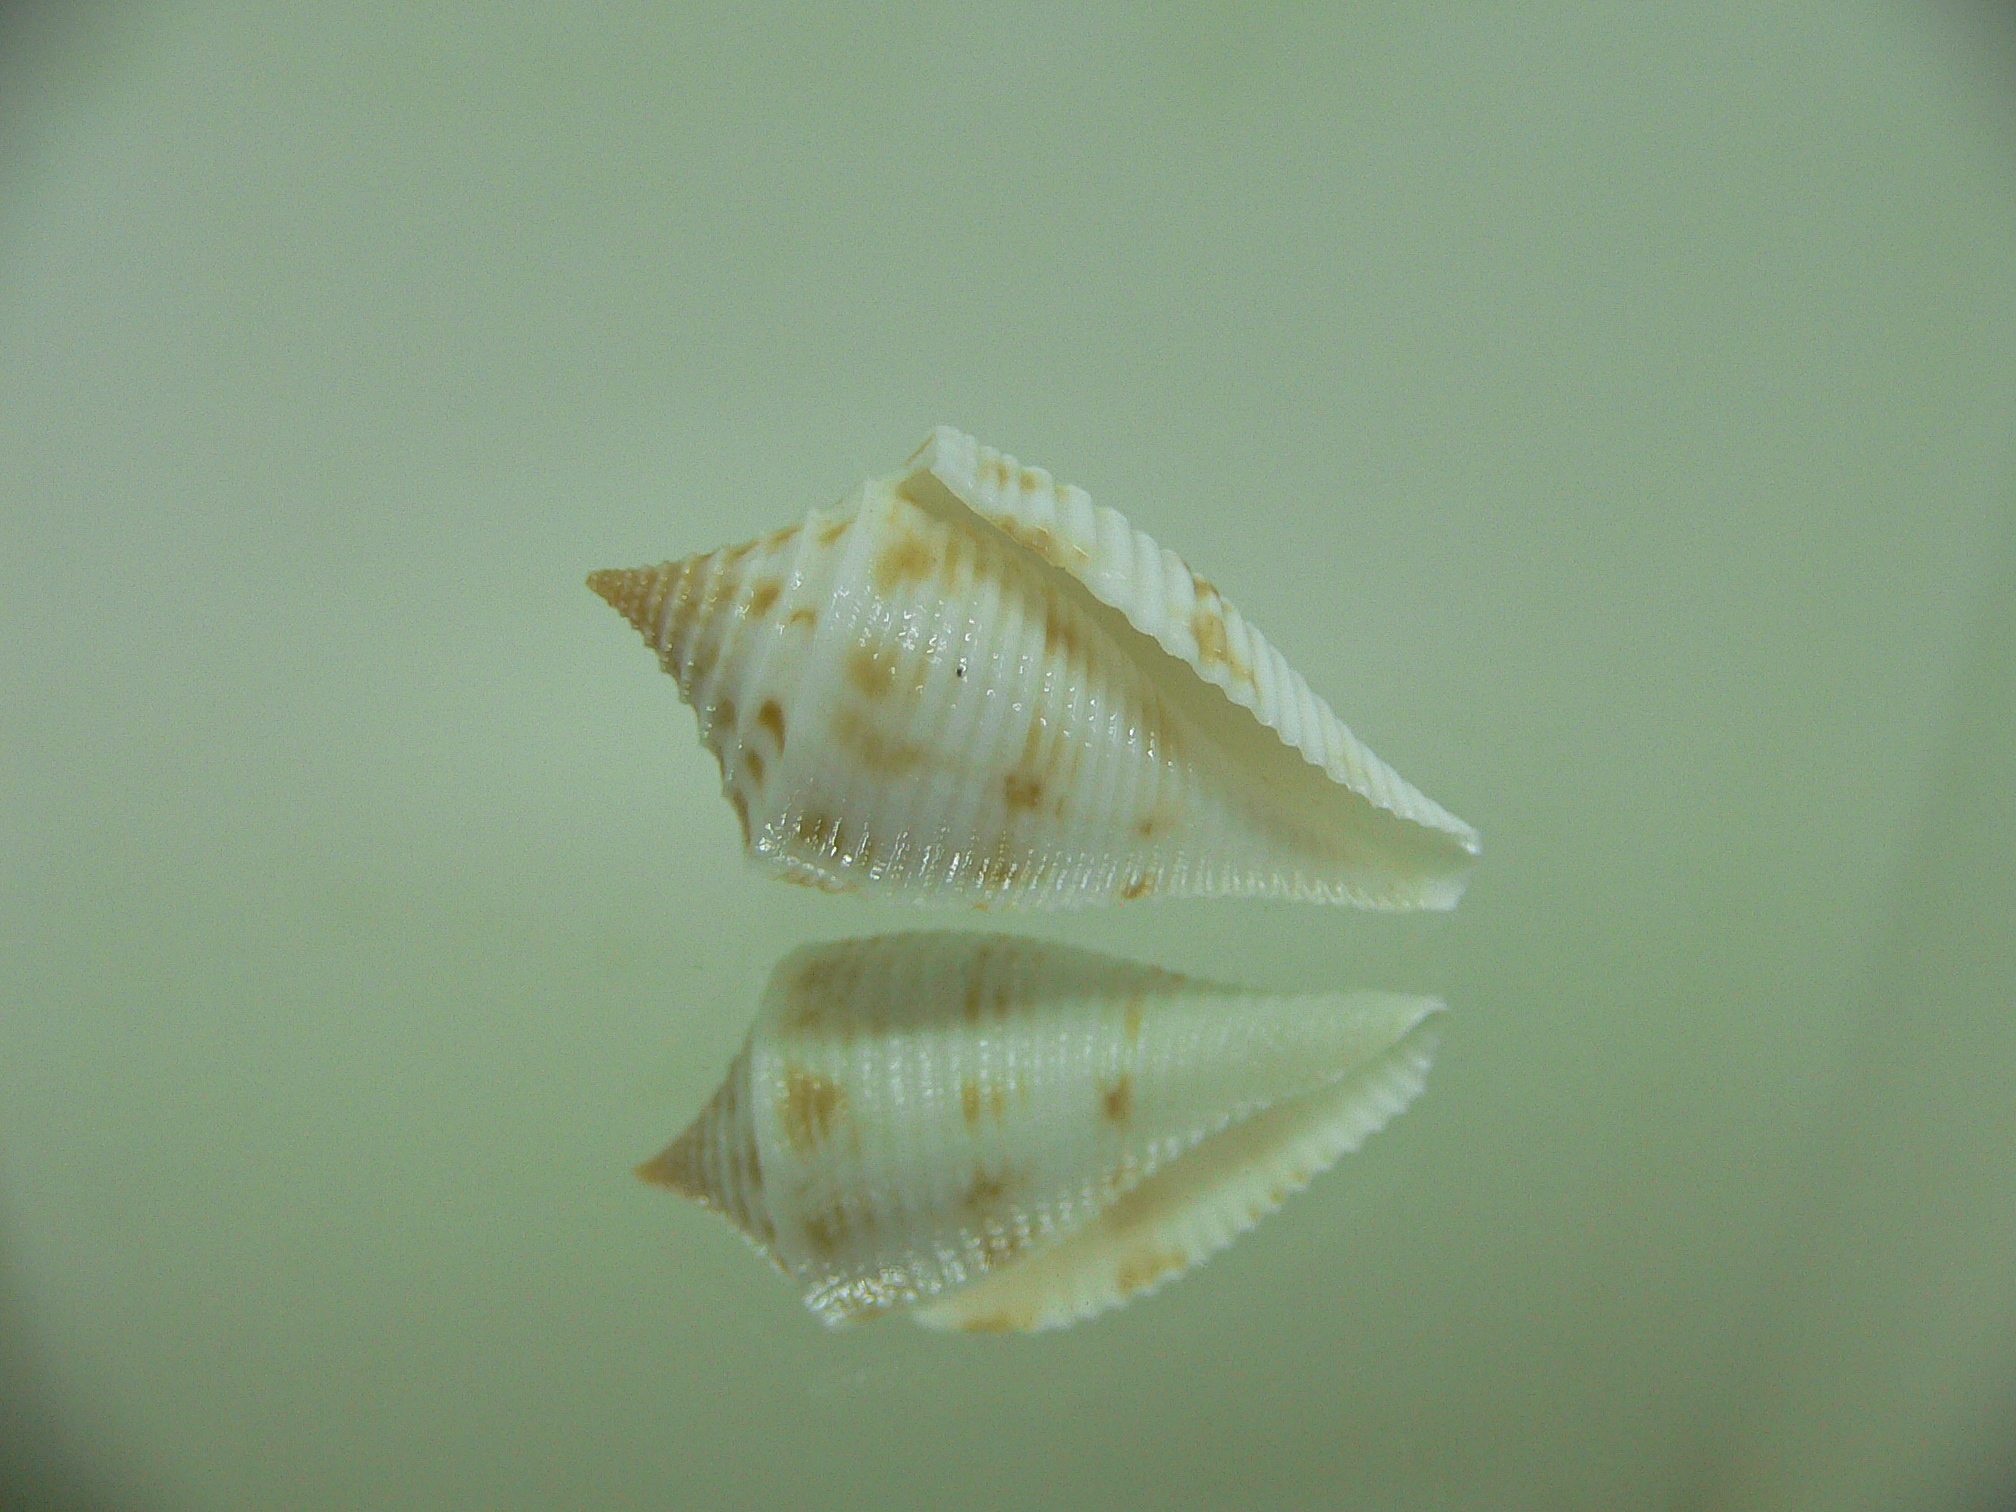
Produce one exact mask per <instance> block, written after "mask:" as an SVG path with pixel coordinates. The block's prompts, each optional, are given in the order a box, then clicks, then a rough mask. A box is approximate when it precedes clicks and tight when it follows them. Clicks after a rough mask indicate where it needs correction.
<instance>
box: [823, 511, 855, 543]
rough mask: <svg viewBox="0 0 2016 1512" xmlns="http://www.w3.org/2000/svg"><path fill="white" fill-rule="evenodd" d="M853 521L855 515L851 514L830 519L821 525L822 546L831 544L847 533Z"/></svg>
mask: <svg viewBox="0 0 2016 1512" xmlns="http://www.w3.org/2000/svg"><path fill="white" fill-rule="evenodd" d="M853 523H854V516H852V515H851V514H850V515H848V516H847V517H846V518H845V519H840V520H828V521H827V522H826V523H825V524H824V525H821V526H820V527H819V544H820V545H821V546H831V545H832V544H833V543H834V542H835V541H837V540H839V539H840V537H842V536H843V535H845V534H847V530H848V527H849V526H851V525H852V524H853Z"/></svg>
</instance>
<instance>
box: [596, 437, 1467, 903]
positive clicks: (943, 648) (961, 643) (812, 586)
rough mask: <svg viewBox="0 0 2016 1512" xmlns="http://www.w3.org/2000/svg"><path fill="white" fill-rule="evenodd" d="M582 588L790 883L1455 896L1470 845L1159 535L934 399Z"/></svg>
mask: <svg viewBox="0 0 2016 1512" xmlns="http://www.w3.org/2000/svg"><path fill="white" fill-rule="evenodd" d="M589 586H590V587H591V588H593V589H594V590H595V591H596V592H597V593H598V594H600V595H601V596H602V597H603V598H604V599H606V600H607V601H608V602H609V603H610V604H612V605H613V606H614V607H615V608H616V609H617V611H618V612H619V613H621V614H622V615H623V616H624V617H625V618H626V619H627V620H629V621H630V623H631V624H632V625H634V626H635V627H636V628H637V629H638V631H639V632H640V633H641V634H642V635H643V637H644V639H645V642H646V643H647V644H648V645H650V646H651V648H652V649H653V650H654V651H655V652H656V653H657V655H658V658H659V662H660V664H661V665H662V666H663V667H664V669H665V670H666V671H667V672H668V673H670V674H671V676H672V677H673V679H674V680H675V681H676V683H677V684H678V688H679V696H680V697H681V698H682V699H684V700H685V701H686V702H687V703H688V704H690V705H691V706H692V708H693V710H694V713H695V716H696V718H697V720H698V723H699V727H700V738H701V742H702V743H703V744H704V745H706V746H707V747H708V749H710V750H712V751H713V752H714V754H715V756H716V758H717V759H718V760H719V761H720V763H721V774H722V789H723V792H724V794H725V795H726V796H727V798H728V801H729V803H730V805H731V806H732V807H733V808H734V809H735V811H736V814H737V817H738V819H739V820H740V821H741V824H742V828H743V836H744V842H745V845H746V848H747V850H748V851H749V853H750V854H751V855H752V856H754V857H755V858H756V859H757V860H758V861H759V862H760V863H761V864H763V865H764V866H766V867H767V868H769V869H770V870H771V871H773V872H775V873H776V874H778V875H780V876H782V877H783V878H785V879H786V880H788V881H796V882H805V883H810V884H813V885H816V886H819V887H824V888H829V889H834V890H860V891H867V892H876V893H881V894H884V895H889V896H896V897H904V898H911V899H916V900H919V901H935V902H948V903H964V904H974V905H978V906H981V907H1002V906H1020V907H1038V908H1044V907H1052V908H1054V907H1076V906H1082V905H1085V904H1091V903H1105V902H1114V901H1122V902H1124V901H1128V900H1131V899H1135V898H1141V897H1147V896H1163V897H1228V896H1230V897H1282V898H1295V899H1302V900H1306V901H1312V902H1333V903H1334V902H1344V903H1355V904H1359V905H1361V906H1364V907H1369V908H1382V909H1408V908H1450V907H1453V906H1454V905H1455V903H1456V901H1457V899H1458V898H1459V897H1460V896H1461V895H1462V892H1463V888H1464V884H1465V882H1466V880H1467V877H1468V874H1469V871H1470V868H1471V867H1472V865H1473V864H1474V862H1475V860H1476V857H1477V853H1478V850H1479V842H1478V838H1477V832H1476V831H1475V830H1474V829H1472V828H1471V827H1470V826H1469V825H1467V824H1465V823H1464V822H1463V821H1462V820H1460V819H1458V818H1456V817H1455V816H1454V815H1452V814H1451V813H1449V811H1448V810H1447V809H1444V808H1443V807H1441V805H1439V804H1437V803H1435V802H1434V801H1433V800H1431V799H1429V798H1428V797H1427V796H1426V795H1424V794H1423V793H1421V792H1419V791H1418V790H1417V789H1415V788H1414V787H1412V786H1410V785H1409V784H1408V783H1407V782H1406V781H1405V780H1404V779H1403V778H1402V777H1401V776H1400V775H1399V774H1398V773H1397V772H1396V771H1394V770H1393V768H1392V767H1390V766H1388V765H1387V764H1386V763H1384V762H1383V761H1381V760H1380V759H1379V758H1378V757H1377V756H1375V755H1374V754H1373V753H1372V752H1371V750H1370V749H1369V748H1367V747H1366V746H1365V745H1364V744H1363V742H1361V741H1359V740H1358V739H1357V738H1356V737H1355V736H1353V735H1352V733H1351V732H1350V731H1349V730H1348V729H1346V728H1345V727H1344V725H1343V724H1342V723H1341V722H1340V721H1339V720H1338V719H1337V717H1336V715H1335V714H1334V713H1332V712H1331V709H1330V706H1329V705H1328V704H1327V703H1325V702H1324V701H1323V700H1322V699H1321V698H1319V697H1318V696H1317V695H1316V694H1315V693H1313V692H1312V691H1311V690H1310V688H1309V686H1308V684H1307V683H1306V682H1305V681H1304V680H1303V679H1302V677H1301V675H1300V674H1299V673H1297V672H1296V671H1295V670H1294V669H1293V668H1291V667H1290V666H1289V665H1288V663H1287V661H1286V660H1285V659H1284V658H1283V657H1282V655H1281V653H1280V652H1279V651H1277V650H1275V649H1274V647H1273V646H1271V645H1270V644H1269V643H1268V642H1267V641H1266V640H1265V638H1264V637H1262V636H1261V635H1260V633H1259V631H1257V630H1256V629H1254V628H1253V626H1252V625H1251V624H1250V623H1249V622H1248V621H1247V620H1246V619H1245V618H1244V616H1243V615H1241V614H1240V612H1239V610H1238V609H1237V608H1235V607H1234V606H1233V605H1232V604H1231V603H1230V602H1229V601H1227V600H1226V598H1225V597H1224V595H1223V594H1222V593H1221V592H1220V591H1219V590H1218V589H1217V588H1216V587H1215V586H1213V585H1212V584H1211V583H1210V582H1208V581H1207V580H1206V579H1204V578H1203V577H1201V576H1199V575H1198V574H1197V573H1195V572H1193V571H1192V570H1191V569H1190V568H1189V567H1188V566H1187V565H1186V564H1185V563H1184V562H1183V561H1182V559H1181V558H1179V557H1177V556H1176V555H1175V553H1173V552H1170V551H1167V550H1164V549H1163V548H1162V547H1160V546H1158V545H1157V544H1156V543H1155V542H1154V541H1153V540H1152V539H1150V538H1149V537H1148V536H1147V535H1146V534H1145V533H1143V532H1141V531H1138V530H1135V529H1134V528H1133V527H1132V526H1130V525H1129V524H1128V523H1127V521H1126V520H1125V519H1124V518H1123V517H1122V516H1120V515H1119V514H1118V513H1117V512H1116V511H1114V510H1111V509H1103V508H1101V509H1095V508H1094V507H1093V506H1092V503H1091V501H1090V499H1089V498H1088V497H1087V496H1086V494H1085V492H1084V490H1082V489H1078V488H1072V487H1068V486H1062V485H1058V484H1056V483H1055V482H1054V481H1053V480H1052V479H1051V477H1050V475H1049V474H1048V473H1047V472H1044V471H1043V470H1042V469H1041V468H1025V467H1023V466H1021V465H1020V464H1019V463H1017V462H1016V461H1015V460H1014V459H1013V458H1012V457H1009V456H1006V455H1005V454H1003V453H1000V452H997V451H994V450H992V449H991V448H988V447H983V446H981V445H979V444H978V443H977V442H975V441H974V440H973V439H972V438H971V437H968V436H963V435H961V434H960V433H959V432H957V431H954V430H951V429H950V428H949V427H942V426H941V427H940V428H939V429H938V430H937V431H935V432H933V434H932V436H931V438H930V439H929V440H927V441H926V443H925V444H924V446H923V447H922V448H920V450H919V452H918V453H917V455H916V456H915V457H913V458H912V461H911V463H910V464H909V465H908V467H907V468H906V470H905V471H904V472H902V473H900V474H898V475H897V476H895V477H892V478H886V479H882V480H880V481H878V482H870V483H866V484H863V485H862V486H861V487H860V488H859V489H858V490H856V491H855V493H854V494H852V495H851V496H850V497H848V498H847V499H844V500H842V501H841V503H839V504H838V505H836V506H834V507H833V508H832V509H831V510H814V511H813V512H812V513H811V514H810V515H808V516H807V517H806V519H805V521H804V523H803V524H802V525H800V526H794V527H791V528H788V529H785V530H780V531H775V532H773V533H772V534H770V535H768V536H765V537H763V538H762V539H761V540H757V541H750V542H747V543H745V544H743V545H740V546H734V547H728V548H724V549H722V550H719V551H713V552H708V553H705V554H703V555H699V556H693V557H688V558H686V559H685V560H684V561H680V562H670V563H666V564H663V565H662V566H658V567H642V568H635V569H631V570H628V571H615V572H598V573H595V574H593V575H592V576H591V577H590V578H589Z"/></svg>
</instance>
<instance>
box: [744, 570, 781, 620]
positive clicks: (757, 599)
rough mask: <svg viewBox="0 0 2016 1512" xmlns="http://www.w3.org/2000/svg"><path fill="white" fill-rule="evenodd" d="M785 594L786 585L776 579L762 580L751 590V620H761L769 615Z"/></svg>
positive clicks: (749, 609) (748, 609)
mask: <svg viewBox="0 0 2016 1512" xmlns="http://www.w3.org/2000/svg"><path fill="white" fill-rule="evenodd" d="M783 592H784V585H783V584H782V583H780V582H778V581H777V579H775V578H762V579H760V580H759V581H758V582H757V583H756V584H755V586H754V587H752V588H751V589H750V590H749V604H748V608H747V611H746V612H747V613H748V615H749V617H750V618H751V619H761V618H762V617H763V616H764V615H766V614H768V613H769V612H770V610H771V608H772V607H773V606H774V605H775V604H776V602H777V600H778V598H779V597H780V596H781V595H782V594H783Z"/></svg>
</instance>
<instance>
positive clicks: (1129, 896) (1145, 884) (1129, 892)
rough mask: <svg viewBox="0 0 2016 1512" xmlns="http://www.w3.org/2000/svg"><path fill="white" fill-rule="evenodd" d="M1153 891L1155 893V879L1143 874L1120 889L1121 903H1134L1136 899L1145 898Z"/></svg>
mask: <svg viewBox="0 0 2016 1512" xmlns="http://www.w3.org/2000/svg"><path fill="white" fill-rule="evenodd" d="M1153 891H1155V879H1154V878H1153V877H1151V876H1149V875H1148V874H1147V873H1146V872H1143V873H1141V875H1140V876H1138V877H1136V878H1135V879H1134V880H1133V881H1132V882H1129V883H1128V884H1127V885H1126V886H1125V887H1123V888H1121V889H1120V901H1121V902H1122V903H1132V902H1133V901H1134V900H1135V899H1136V898H1145V897H1147V896H1148V894H1150V893H1151V892H1153Z"/></svg>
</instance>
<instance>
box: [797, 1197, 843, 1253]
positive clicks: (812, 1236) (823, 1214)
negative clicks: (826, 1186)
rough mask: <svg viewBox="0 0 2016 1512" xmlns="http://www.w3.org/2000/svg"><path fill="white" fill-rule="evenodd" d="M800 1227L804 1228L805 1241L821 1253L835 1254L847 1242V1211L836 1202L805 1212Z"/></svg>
mask: <svg viewBox="0 0 2016 1512" xmlns="http://www.w3.org/2000/svg"><path fill="white" fill-rule="evenodd" d="M801 1227H803V1229H804V1230H805V1242H806V1243H808V1244H810V1245H811V1246H812V1248H813V1249H814V1250H815V1251H817V1252H818V1253H819V1254H821V1255H826V1256H829V1257H830V1256H832V1255H836V1254H838V1253H839V1252H840V1246H841V1245H843V1244H845V1243H846V1242H847V1213H846V1210H845V1209H843V1208H842V1207H841V1206H840V1205H839V1204H838V1203H835V1204H834V1205H833V1206H832V1207H829V1208H826V1209H823V1210H822V1211H820V1212H817V1213H809V1214H807V1215H806V1216H805V1218H804V1219H803V1220H802V1222H801Z"/></svg>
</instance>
